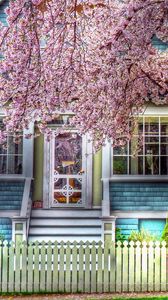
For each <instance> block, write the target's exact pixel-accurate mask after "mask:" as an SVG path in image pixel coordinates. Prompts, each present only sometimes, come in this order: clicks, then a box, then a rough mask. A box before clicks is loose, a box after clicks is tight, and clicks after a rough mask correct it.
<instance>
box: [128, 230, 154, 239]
mask: <svg viewBox="0 0 168 300" xmlns="http://www.w3.org/2000/svg"><path fill="white" fill-rule="evenodd" d="M128 240H129V241H134V242H137V241H139V242H150V241H156V240H157V237H156V236H155V235H153V234H151V233H150V232H149V231H147V230H145V229H143V228H142V229H141V230H140V231H134V230H133V231H132V232H131V234H130V236H129V237H128Z"/></svg>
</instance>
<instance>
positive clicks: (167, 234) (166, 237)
mask: <svg viewBox="0 0 168 300" xmlns="http://www.w3.org/2000/svg"><path fill="white" fill-rule="evenodd" d="M161 239H162V241H166V243H168V221H166V225H165V227H164V229H163V232H162V237H161Z"/></svg>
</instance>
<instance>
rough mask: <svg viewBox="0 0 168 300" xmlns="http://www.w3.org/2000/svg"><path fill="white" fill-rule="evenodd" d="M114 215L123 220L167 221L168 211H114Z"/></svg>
mask: <svg viewBox="0 0 168 300" xmlns="http://www.w3.org/2000/svg"><path fill="white" fill-rule="evenodd" d="M112 215H113V216H116V217H117V218H123V219H131V218H132V219H167V218H168V211H124V212H122V211H112Z"/></svg>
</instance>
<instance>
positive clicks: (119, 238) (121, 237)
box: [116, 227, 126, 242]
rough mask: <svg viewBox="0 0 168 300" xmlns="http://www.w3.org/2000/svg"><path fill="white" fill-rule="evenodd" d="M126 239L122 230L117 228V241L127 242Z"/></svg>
mask: <svg viewBox="0 0 168 300" xmlns="http://www.w3.org/2000/svg"><path fill="white" fill-rule="evenodd" d="M125 240H126V237H125V235H124V234H122V233H121V228H118V227H116V241H121V242H123V241H125Z"/></svg>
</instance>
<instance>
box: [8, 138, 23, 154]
mask: <svg viewBox="0 0 168 300" xmlns="http://www.w3.org/2000/svg"><path fill="white" fill-rule="evenodd" d="M22 151H23V139H21V140H20V142H19V143H15V142H14V140H13V136H9V137H8V153H9V154H22Z"/></svg>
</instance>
